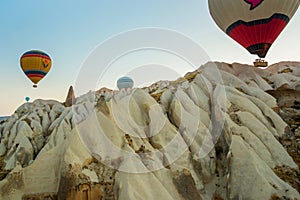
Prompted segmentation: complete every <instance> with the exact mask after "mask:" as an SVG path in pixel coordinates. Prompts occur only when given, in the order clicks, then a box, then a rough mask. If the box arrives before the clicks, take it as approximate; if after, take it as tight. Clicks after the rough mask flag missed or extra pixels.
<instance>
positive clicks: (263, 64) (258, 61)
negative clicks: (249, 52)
mask: <svg viewBox="0 0 300 200" xmlns="http://www.w3.org/2000/svg"><path fill="white" fill-rule="evenodd" d="M253 65H254V67H268V62H267V61H265V60H263V59H255V61H254V62H253Z"/></svg>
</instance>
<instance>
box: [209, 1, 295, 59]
mask: <svg viewBox="0 0 300 200" xmlns="http://www.w3.org/2000/svg"><path fill="white" fill-rule="evenodd" d="M208 4H209V10H210V13H211V16H212V18H213V19H214V20H215V22H216V24H217V25H218V26H219V27H220V28H221V29H222V30H223V31H224V32H225V33H226V34H227V35H229V36H230V37H231V38H232V39H234V40H235V41H236V42H238V43H239V44H240V45H242V46H243V47H244V48H246V49H247V50H248V51H249V52H250V53H251V54H256V55H258V56H259V57H261V58H264V57H265V56H266V54H267V52H268V50H269V48H270V47H271V45H272V44H273V42H274V41H275V40H276V38H277V37H278V36H279V34H280V33H281V32H282V30H283V29H284V28H285V26H286V25H287V24H288V22H289V21H290V19H291V18H292V17H293V15H294V14H295V12H296V10H297V9H298V7H299V0H208Z"/></svg>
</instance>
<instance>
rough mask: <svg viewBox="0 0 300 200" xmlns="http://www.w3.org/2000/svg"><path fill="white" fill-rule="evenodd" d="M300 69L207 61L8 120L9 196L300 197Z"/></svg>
mask: <svg viewBox="0 0 300 200" xmlns="http://www.w3.org/2000/svg"><path fill="white" fill-rule="evenodd" d="M299 93H300V63H291V62H287V63H278V64H276V65H273V66H270V67H269V68H268V69H259V68H253V67H250V66H247V65H241V64H237V63H234V64H226V63H207V64H206V65H204V66H202V67H200V68H199V69H198V70H196V71H195V72H191V73H188V74H186V76H185V77H183V78H180V79H178V80H176V81H169V82H168V81H161V82H158V83H155V84H153V85H151V86H149V87H147V88H143V89H133V90H127V91H126V90H123V91H120V92H113V91H111V90H108V89H102V90H99V91H96V92H90V93H88V94H86V95H83V96H81V97H77V98H76V99H75V97H74V94H73V92H72V94H71V95H68V96H70V98H67V99H71V100H69V101H72V102H69V103H68V104H66V103H59V102H57V101H44V100H36V101H34V102H33V103H26V104H24V105H22V106H21V107H20V108H18V109H17V110H16V112H15V113H14V114H13V115H12V116H11V117H9V118H8V119H6V120H4V121H1V122H0V136H1V142H0V168H1V173H0V199H130V200H133V199H147V200H148V199H166V200H167V199H170V200H171V199H172V200H173V199H300V195H299V191H300V190H299V187H300V186H299V185H300V183H299V179H300V175H299V174H300V173H299V153H300V143H299V130H300V128H299V125H300V123H299V122H300V111H299V108H300V94H299Z"/></svg>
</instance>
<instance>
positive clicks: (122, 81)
mask: <svg viewBox="0 0 300 200" xmlns="http://www.w3.org/2000/svg"><path fill="white" fill-rule="evenodd" d="M117 86H118V88H119V90H121V89H123V88H132V87H133V80H132V79H131V78H130V77H127V76H124V77H121V78H119V79H118V81H117Z"/></svg>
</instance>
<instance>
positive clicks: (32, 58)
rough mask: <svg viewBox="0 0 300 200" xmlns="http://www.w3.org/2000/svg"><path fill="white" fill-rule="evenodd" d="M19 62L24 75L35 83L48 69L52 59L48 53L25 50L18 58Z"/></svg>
mask: <svg viewBox="0 0 300 200" xmlns="http://www.w3.org/2000/svg"><path fill="white" fill-rule="evenodd" d="M20 64H21V68H22V70H23V72H24V73H25V75H26V76H27V77H28V78H29V79H30V80H31V81H32V82H33V83H34V84H37V83H38V82H39V81H40V80H42V79H43V78H44V77H45V76H46V74H47V73H48V72H49V71H50V69H51V65H52V61H51V58H50V56H49V55H47V54H46V53H45V52H42V51H39V50H31V51H27V52H25V53H24V54H23V55H22V56H21V58H20Z"/></svg>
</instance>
